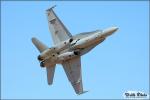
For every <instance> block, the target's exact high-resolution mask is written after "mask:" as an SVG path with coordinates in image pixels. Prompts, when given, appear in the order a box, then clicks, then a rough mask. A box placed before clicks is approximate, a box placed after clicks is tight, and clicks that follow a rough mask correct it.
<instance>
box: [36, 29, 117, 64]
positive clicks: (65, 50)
mask: <svg viewBox="0 0 150 100" xmlns="http://www.w3.org/2000/svg"><path fill="white" fill-rule="evenodd" d="M117 29H118V28H117V27H111V28H108V29H105V30H103V31H95V32H94V33H92V34H90V35H88V36H85V37H84V36H83V37H82V38H74V37H73V38H70V39H68V40H66V41H63V42H61V43H59V44H58V45H55V46H54V47H51V48H48V49H46V50H45V51H43V52H42V53H41V54H40V55H39V56H38V60H39V61H40V62H41V64H40V65H41V67H45V66H50V65H49V64H51V65H54V64H61V63H62V62H64V61H66V60H69V59H72V58H74V57H77V56H82V55H84V54H86V53H88V52H89V51H90V50H91V49H92V48H94V47H95V46H96V45H98V44H99V43H101V42H103V41H104V40H105V38H106V37H108V36H110V35H112V34H113V33H114V32H115V31H116V30H117ZM83 34H84V33H83ZM80 35H82V34H79V36H80Z"/></svg>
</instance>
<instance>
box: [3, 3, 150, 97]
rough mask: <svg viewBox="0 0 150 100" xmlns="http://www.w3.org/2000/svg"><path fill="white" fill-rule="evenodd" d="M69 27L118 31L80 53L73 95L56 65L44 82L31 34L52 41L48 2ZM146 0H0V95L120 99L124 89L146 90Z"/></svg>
mask: <svg viewBox="0 0 150 100" xmlns="http://www.w3.org/2000/svg"><path fill="white" fill-rule="evenodd" d="M55 4H56V5H57V7H56V8H55V9H54V11H55V12H56V14H57V15H58V17H59V18H60V19H61V20H62V22H63V23H64V24H65V26H66V27H67V28H68V29H69V31H70V32H71V33H72V34H73V35H75V34H77V33H80V32H87V31H94V30H97V29H105V28H108V27H111V26H117V27H119V30H118V31H117V32H116V33H115V34H113V35H112V36H110V37H108V38H107V39H106V40H105V41H104V42H103V43H102V44H100V45H98V46H97V47H96V48H94V49H93V50H92V51H91V52H89V53H88V54H86V55H84V56H83V57H82V79H83V86H84V90H87V91H89V92H87V93H85V94H83V95H76V94H75V92H74V90H73V88H72V86H71V84H70V83H69V82H68V79H67V77H66V75H65V72H64V70H63V68H62V66H60V65H58V66H57V67H56V71H55V76H54V83H53V85H52V86H48V85H47V77H46V70H45V69H42V68H40V65H39V62H38V60H37V56H38V55H39V52H38V50H37V49H36V48H35V47H34V45H33V44H32V42H31V38H32V37H37V38H38V39H40V40H41V41H43V42H44V43H45V44H46V45H48V46H49V47H50V46H52V45H53V42H52V39H51V35H50V32H49V29H48V22H47V17H46V11H45V10H46V9H48V8H49V7H51V6H52V5H55ZM148 8H149V4H148V1H143V2H142V1H139V2H137V1H123V2H122V1H107V2H104V1H93V2H92V1H84V2H83V1H78V2H77V1H72V2H68V1H62V2H60V1H57V2H56V1H53V2H46V1H45V2H41V1H30V2H29V1H22V2H18V1H7V2H6V1H2V2H1V98H2V99H83V98H84V99H86V98H88V99H111V98H113V99H116V98H117V99H120V98H123V93H124V92H126V91H131V90H132V91H143V92H145V93H149V10H148Z"/></svg>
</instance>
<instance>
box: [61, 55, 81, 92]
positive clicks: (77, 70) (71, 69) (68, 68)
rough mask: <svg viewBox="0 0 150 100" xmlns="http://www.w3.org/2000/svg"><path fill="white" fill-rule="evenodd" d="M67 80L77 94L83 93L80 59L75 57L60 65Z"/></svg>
mask: <svg viewBox="0 0 150 100" xmlns="http://www.w3.org/2000/svg"><path fill="white" fill-rule="evenodd" d="M62 65H63V68H64V70H65V73H66V75H67V77H68V80H69V81H70V82H71V84H72V86H73V88H74V90H75V92H76V93H77V94H82V93H84V91H83V85H82V75H81V57H76V58H73V59H71V60H68V61H66V62H64V63H62Z"/></svg>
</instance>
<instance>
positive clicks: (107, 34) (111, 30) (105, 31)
mask: <svg viewBox="0 0 150 100" xmlns="http://www.w3.org/2000/svg"><path fill="white" fill-rule="evenodd" d="M117 30H118V27H111V28H108V29H105V30H104V31H103V35H102V36H104V37H107V36H110V35H112V34H113V33H114V32H116V31H117Z"/></svg>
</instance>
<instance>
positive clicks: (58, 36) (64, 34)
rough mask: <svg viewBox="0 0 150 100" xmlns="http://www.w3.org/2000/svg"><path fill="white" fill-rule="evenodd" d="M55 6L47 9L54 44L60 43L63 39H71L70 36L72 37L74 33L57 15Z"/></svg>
mask: <svg viewBox="0 0 150 100" xmlns="http://www.w3.org/2000/svg"><path fill="white" fill-rule="evenodd" d="M53 8H54V7H52V8H50V9H48V10H46V11H47V17H48V25H49V30H50V32H51V35H52V39H53V42H54V44H58V43H59V42H61V41H64V40H67V39H69V38H70V37H72V35H71V34H70V32H69V31H68V30H67V28H66V27H65V26H64V25H63V23H62V22H61V21H60V19H59V18H58V17H57V15H56V14H55V12H54V11H53Z"/></svg>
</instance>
